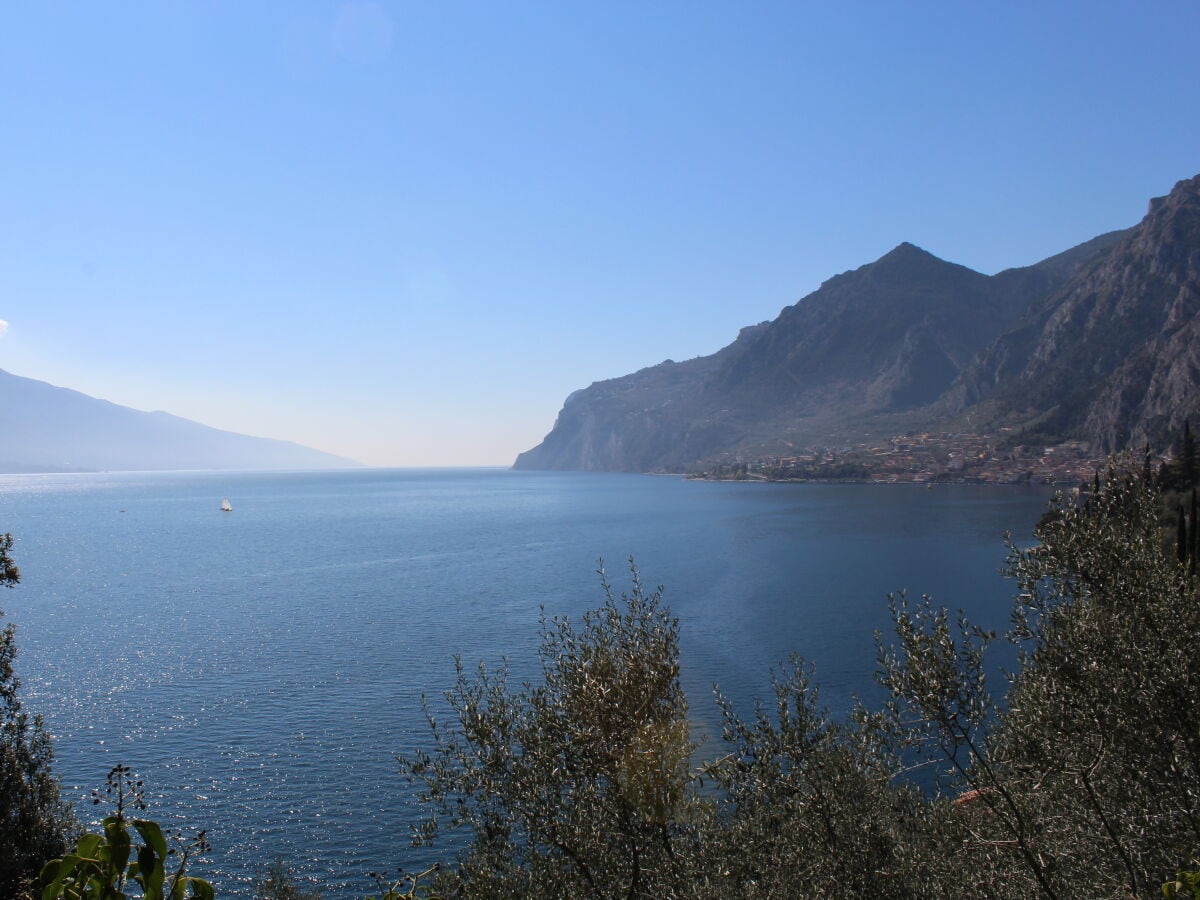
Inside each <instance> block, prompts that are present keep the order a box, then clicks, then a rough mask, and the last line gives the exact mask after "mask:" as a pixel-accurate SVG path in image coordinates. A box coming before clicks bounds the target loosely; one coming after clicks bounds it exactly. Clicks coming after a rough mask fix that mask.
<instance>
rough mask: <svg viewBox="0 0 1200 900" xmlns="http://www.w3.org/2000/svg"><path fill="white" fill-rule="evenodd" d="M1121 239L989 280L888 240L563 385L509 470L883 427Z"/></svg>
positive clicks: (651, 462) (934, 397)
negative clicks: (766, 315)
mask: <svg viewBox="0 0 1200 900" xmlns="http://www.w3.org/2000/svg"><path fill="white" fill-rule="evenodd" d="M1124 236H1125V232H1113V233H1111V234H1107V235H1101V236H1100V237H1098V238H1094V239H1093V240H1091V241H1089V242H1087V243H1086V244H1081V245H1079V246H1078V247H1075V248H1072V249H1071V250H1068V251H1066V252H1064V253H1060V254H1058V255H1057V256H1053V257H1050V258H1049V259H1046V260H1043V261H1042V262H1040V263H1037V264H1035V265H1033V266H1026V267H1023V268H1020V269H1009V270H1006V271H1004V272H1000V273H998V274H996V275H993V276H987V275H982V274H980V273H979V272H975V271H972V270H971V269H968V268H966V267H964V266H960V265H955V264H954V263H949V262H946V261H944V260H941V259H939V258H937V257H936V256H934V255H932V254H930V253H928V252H926V251H925V250H922V249H920V248H919V247H916V246H914V245H912V244H909V243H902V244H900V245H899V246H898V247H896V248H895V249H893V250H892V251H891V252H889V253H887V254H886V255H884V256H883V257H881V258H880V259H878V260H876V261H875V262H873V263H870V264H868V265H865V266H862V267H860V268H858V269H855V270H853V271H851V272H846V273H843V274H841V275H838V276H836V277H834V278H831V279H829V280H828V281H826V282H825V283H824V284H822V285H821V287H820V288H818V289H817V290H816V291H814V292H813V293H812V294H809V295H808V296H807V297H805V298H804V299H802V300H800V301H799V302H798V303H796V304H794V305H793V306H789V307H787V308H785V309H784V310H783V311H782V312H781V313H780V314H779V316H778V317H777V318H776V319H775V320H773V321H771V322H766V323H762V324H760V325H756V326H753V327H752V328H747V329H743V330H742V332H741V333H740V334H739V336H738V338H737V340H735V341H734V342H733V343H732V344H730V345H729V346H727V347H725V348H724V349H722V350H720V351H718V352H717V353H715V354H713V355H711V356H706V357H700V358H697V359H693V360H689V361H687V362H683V363H675V362H672V361H670V360H668V361H666V362H664V363H661V364H659V365H657V366H652V367H650V368H648V369H642V370H641V371H639V372H635V373H633V374H632V375H626V376H624V377H622V378H615V379H611V380H608V381H601V382H597V383H596V384H593V385H591V386H590V387H588V388H585V389H584V390H581V391H576V392H575V393H574V394H572V395H571V396H570V397H568V398H567V401H566V403H565V404H564V406H563V409H562V411H561V412H560V413H559V415H558V419H557V421H556V422H555V425H554V428H553V429H552V430H551V432H550V433H549V434H548V435H547V436H546V438H545V439H544V440H543V441H542V443H541V444H539V445H538V446H537V447H534V448H533V449H532V450H529V451H526V452H525V453H522V454H521V455H520V456H518V457H517V460H516V463H515V468H518V469H600V470H617V471H648V470H667V471H674V470H681V469H688V468H694V467H696V466H697V465H699V464H702V463H706V462H709V461H713V460H717V459H721V458H727V457H729V456H731V455H737V454H741V455H747V456H753V455H767V454H772V453H782V454H787V453H788V452H789V451H790V450H793V449H794V448H795V447H798V446H813V445H826V444H830V443H837V442H842V441H844V440H848V439H849V438H850V436H853V437H854V438H855V439H862V438H864V437H869V436H871V435H876V436H880V437H882V436H888V435H891V434H894V433H896V431H897V430H902V429H903V428H905V427H908V426H911V425H912V424H914V423H916V422H921V421H924V420H926V419H928V417H929V412H928V410H929V408H930V407H931V405H932V404H934V403H935V402H936V401H938V399H939V398H941V397H942V396H943V395H944V394H945V392H946V391H947V390H948V389H949V388H951V386H952V385H954V384H955V383H956V381H957V379H958V378H959V377H960V375H961V374H962V373H963V372H964V370H965V369H966V368H967V367H968V366H969V365H970V364H971V362H972V360H973V359H974V357H975V356H976V355H977V354H978V353H979V352H980V351H982V350H984V349H985V348H986V347H987V346H988V345H989V344H990V343H991V342H992V341H994V340H995V339H996V337H997V336H998V335H1000V334H1002V333H1004V332H1006V331H1008V330H1009V329H1011V328H1013V327H1014V326H1015V325H1017V324H1018V323H1019V322H1020V321H1021V319H1022V316H1024V315H1025V314H1027V313H1028V312H1029V310H1030V309H1031V307H1032V306H1033V305H1035V304H1037V303H1039V302H1041V301H1042V300H1043V299H1044V298H1045V297H1046V296H1048V295H1049V294H1051V293H1054V292H1055V291H1058V290H1059V289H1061V288H1062V287H1063V286H1064V285H1066V284H1067V283H1068V282H1069V281H1070V280H1071V279H1072V278H1073V277H1075V276H1076V274H1077V273H1078V272H1079V271H1080V269H1081V267H1083V266H1085V265H1086V264H1088V263H1089V261H1090V260H1092V259H1094V258H1095V257H1096V256H1097V255H1103V254H1105V253H1106V252H1107V251H1108V250H1109V249H1110V248H1111V247H1112V246H1113V245H1114V244H1115V243H1116V242H1118V241H1119V240H1121V239H1123V238H1124Z"/></svg>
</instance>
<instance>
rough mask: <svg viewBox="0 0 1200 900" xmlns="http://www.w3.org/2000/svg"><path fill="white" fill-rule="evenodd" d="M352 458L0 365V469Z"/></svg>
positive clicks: (285, 464) (322, 464)
mask: <svg viewBox="0 0 1200 900" xmlns="http://www.w3.org/2000/svg"><path fill="white" fill-rule="evenodd" d="M356 465H358V463H356V462H354V461H352V460H349V459H343V458H342V457H338V456H333V455H332V454H329V453H322V452H321V451H319V450H313V449H310V448H309V447H302V446H301V445H299V444H293V443H291V442H290V441H277V440H272V439H270V438H259V437H250V436H248V435H244V434H235V433H234V432H231V431H221V430H219V429H217V428H209V427H208V426H207V425H201V424H199V423H197V422H192V421H189V420H187V419H181V418H179V417H178V416H172V415H169V414H168V413H165V412H141V411H140V410H136V409H130V408H129V407H126V406H118V405H117V404H115V403H109V402H108V401H106V400H97V399H96V398H94V397H89V396H87V395H86V394H81V393H79V392H78V391H72V390H68V389H66V388H61V387H55V386H54V385H50V384H46V383H45V382H44V381H35V380H33V379H32V378H22V377H20V376H18V375H13V374H10V373H8V372H5V371H3V370H0V472H93V471H141V470H159V469H324V468H344V467H348V466H356Z"/></svg>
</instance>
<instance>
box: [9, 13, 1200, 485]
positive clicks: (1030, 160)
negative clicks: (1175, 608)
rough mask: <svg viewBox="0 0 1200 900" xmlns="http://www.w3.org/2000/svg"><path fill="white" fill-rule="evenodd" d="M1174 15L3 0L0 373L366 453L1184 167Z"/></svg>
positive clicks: (486, 445)
mask: <svg viewBox="0 0 1200 900" xmlns="http://www.w3.org/2000/svg"><path fill="white" fill-rule="evenodd" d="M1197 34H1200V5H1197V4H1196V3H1194V2H1186V3H1185V2H1178V3H1170V2H1162V3H1151V4H1141V3H1123V4H1108V3H1097V2H1089V3H1061V4H1046V3H1020V2H1014V3H1004V4H982V3H919V2H914V3H896V2H886V3H837V4H834V3H828V4H818V3H800V2H795V3H781V4H771V3H754V4H751V3H745V4H731V3H715V2H714V3H705V2H699V3H698V2H689V3H632V2H630V3H625V2H613V0H606V2H604V3H591V4H584V3H574V2H570V3H559V2H555V3H551V2H546V3H521V2H508V0H505V2H497V3H483V2H474V3H454V2H437V3H425V4H409V3H403V4H402V3H375V2H357V0H356V2H305V3H296V2H278V3H268V2H256V3H242V2H226V3H219V2H218V3H214V2H166V0H164V2H155V3H144V4H139V3H104V4H102V3H88V4H66V3H59V4H37V3H17V2H13V3H6V4H4V5H2V6H0V97H2V98H3V117H2V119H0V122H2V124H0V172H2V175H0V200H2V203H3V210H4V215H3V217H2V219H0V320H3V321H4V322H7V328H6V329H5V330H4V332H3V335H2V336H0V367H2V368H4V369H7V370H9V371H11V372H14V373H16V374H20V375H26V376H29V377H33V378H39V379H43V380H47V381H50V382H53V383H56V384H61V385H64V386H67V387H72V388H75V389H77V390H82V391H84V392H86V393H89V394H93V395H95V396H99V397H103V398H105V399H109V400H112V401H114V402H118V403H123V404H126V405H130V406H134V407H137V408H141V409H165V410H167V411H170V412H173V413H176V414H178V415H183V416H186V417H189V418H193V419H197V420H199V421H202V422H205V423H206V424H210V425H215V426H218V427H222V428H229V429H232V430H235V431H243V432H247V433H251V434H261V435H267V436H271V437H279V438H287V439H291V440H296V441H300V442H302V443H306V444H309V445H311V446H315V447H319V448H321V449H325V450H329V451H332V452H336V453H341V454H344V455H348V456H351V457H354V458H357V459H360V460H362V461H364V462H367V463H371V464H376V465H470V464H508V463H510V462H511V461H512V459H513V457H514V456H515V454H516V453H517V452H518V451H520V450H523V449H527V448H528V447H530V446H532V445H534V444H536V443H537V442H538V441H539V440H540V439H541V437H542V436H543V435H544V434H545V433H546V431H548V430H549V428H550V426H551V425H552V423H553V420H554V416H555V414H556V413H557V411H558V409H559V407H560V406H561V404H562V401H563V399H564V398H565V397H566V395H567V394H568V393H570V392H571V391H572V390H574V389H576V388H579V387H583V386H585V385H587V384H589V383H590V382H592V381H595V380H599V379H603V378H609V377H613V376H617V375H621V374H625V373H627V372H630V371H633V370H635V369H638V368H641V367H643V366H646V365H651V364H654V363H656V362H659V361H661V360H663V359H665V358H668V357H670V358H673V359H686V358H688V357H692V356H697V355H700V354H705V353H711V352H713V351H714V350H717V349H718V348H719V347H721V346H723V345H724V344H726V343H728V342H729V341H730V340H731V339H732V338H733V337H734V336H735V335H736V333H737V330H738V329H739V328H740V327H742V326H744V325H748V324H751V323H754V322H758V321H761V320H763V319H767V318H773V317H774V316H775V315H777V314H778V312H779V310H780V309H781V308H782V307H783V306H785V305H788V304H790V303H793V302H795V301H796V300H798V299H799V298H800V297H802V296H803V295H805V294H806V293H808V292H810V291H811V290H813V289H815V288H816V287H817V286H818V285H819V284H820V283H821V282H822V281H823V280H825V279H826V278H828V277H830V276H831V275H834V274H836V273H838V272H841V271H845V270H846V269H850V268H854V267H856V266H859V265H862V264H864V263H866V262H869V261H871V260H873V259H875V258H877V257H879V256H880V255H882V254H883V253H885V252H887V250H889V249H890V248H891V247H893V246H894V245H895V244H897V243H899V242H900V241H904V240H908V241H912V242H913V243H916V244H918V245H920V246H922V247H924V248H926V249H927V250H929V251H930V252H932V253H935V254H937V255H938V256H941V257H943V258H945V259H949V260H952V261H954V262H959V263H962V264H964V265H968V266H971V267H972V268H976V269H979V270H981V271H984V272H989V273H990V272H994V271H997V270H999V269H1002V268H1006V267H1008V266H1015V265H1023V264H1027V263H1031V262H1034V261H1036V260H1038V259H1040V258H1043V257H1045V256H1048V255H1051V254H1053V253H1056V252H1058V251H1060V250H1063V249H1065V248H1067V247H1068V246H1071V245H1073V244H1075V243H1078V242H1080V241H1083V240H1086V239H1088V238H1090V237H1092V236H1094V235H1096V234H1098V233H1100V232H1103V231H1107V230H1111V229H1114V228H1120V227H1125V226H1128V225H1132V224H1134V223H1135V222H1137V221H1138V220H1139V219H1140V218H1141V216H1142V215H1143V214H1144V211H1145V207H1146V202H1147V200H1148V199H1149V198H1150V197H1151V196H1154V195H1160V194H1163V193H1166V192H1167V191H1168V190H1169V189H1170V188H1171V186H1172V185H1173V184H1174V183H1175V182H1176V181H1177V180H1179V179H1182V178H1187V177H1190V176H1192V175H1195V174H1196V173H1197V172H1200V116H1197V115H1196V109H1197V108H1200V54H1198V53H1196V51H1195V38H1196V35H1197Z"/></svg>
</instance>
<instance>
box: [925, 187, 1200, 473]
mask: <svg viewBox="0 0 1200 900" xmlns="http://www.w3.org/2000/svg"><path fill="white" fill-rule="evenodd" d="M940 406H941V409H942V411H944V412H945V413H947V414H958V415H959V417H960V418H963V417H969V418H970V420H971V421H972V422H973V423H974V427H976V428H985V429H989V428H990V429H994V428H997V427H1001V426H1008V427H1010V428H1013V429H1015V430H1016V432H1017V439H1021V440H1026V439H1027V440H1029V441H1031V442H1033V441H1036V442H1050V441H1056V440H1062V439H1066V438H1081V439H1084V440H1087V441H1089V442H1091V443H1092V444H1093V446H1095V447H1097V448H1099V449H1104V450H1115V449H1120V448H1124V447H1128V446H1131V445H1133V446H1140V445H1142V444H1143V443H1149V444H1151V445H1152V446H1156V447H1161V446H1163V444H1164V442H1165V440H1166V438H1167V436H1168V435H1169V434H1172V433H1178V432H1179V431H1181V430H1182V427H1183V422H1184V420H1185V419H1187V418H1191V419H1192V420H1193V421H1195V420H1196V418H1197V416H1200V175H1198V176H1196V177H1195V178H1191V179H1189V180H1186V181H1181V182H1179V183H1178V184H1177V185H1175V188H1174V190H1172V191H1171V193H1170V194H1169V195H1168V196H1166V197H1158V198H1155V199H1154V200H1151V201H1150V208H1149V211H1148V212H1147V214H1146V217H1145V218H1144V219H1143V220H1142V222H1141V224H1140V225H1138V226H1137V227H1136V228H1133V229H1131V230H1130V231H1129V232H1127V233H1126V234H1124V235H1123V236H1122V238H1121V240H1120V241H1118V242H1117V243H1116V244H1115V245H1114V246H1113V247H1111V248H1110V250H1109V251H1108V252H1107V253H1105V254H1103V255H1101V256H1099V257H1097V258H1094V259H1092V260H1091V261H1090V263H1089V264H1088V265H1086V266H1085V267H1084V268H1083V269H1082V270H1081V271H1080V272H1079V273H1078V274H1077V275H1076V276H1075V277H1074V278H1072V279H1071V280H1070V282H1069V283H1068V284H1066V285H1065V286H1063V287H1062V288H1061V289H1060V290H1058V291H1056V292H1053V293H1051V294H1049V295H1048V296H1047V297H1045V299H1044V300H1043V301H1042V302H1041V303H1040V304H1038V305H1037V306H1036V307H1035V308H1034V309H1033V310H1031V312H1030V314H1029V315H1027V316H1026V317H1025V318H1024V319H1023V320H1022V321H1021V322H1020V323H1018V325H1017V326H1016V327H1015V328H1013V329H1012V330H1010V331H1008V332H1007V333H1005V334H1003V335H1001V336H1000V337H999V338H998V339H997V340H996V341H995V342H994V343H993V344H992V345H991V346H990V347H989V348H988V349H987V351H986V352H985V353H984V354H982V355H981V356H980V358H979V359H978V360H976V361H975V362H974V363H973V364H972V365H971V366H969V367H968V368H967V369H966V370H964V371H963V373H962V374H961V375H960V377H959V378H958V379H957V380H956V383H955V384H954V385H953V386H952V387H951V389H950V391H948V392H947V395H946V397H945V398H944V400H943V401H942V403H941V405H940Z"/></svg>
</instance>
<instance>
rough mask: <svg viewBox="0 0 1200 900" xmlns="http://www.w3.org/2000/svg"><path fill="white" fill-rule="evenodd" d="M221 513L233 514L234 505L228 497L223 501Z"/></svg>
mask: <svg viewBox="0 0 1200 900" xmlns="http://www.w3.org/2000/svg"><path fill="white" fill-rule="evenodd" d="M221 512H233V504H231V503H230V502H229V498H228V497H226V498H225V499H224V500H222V501H221Z"/></svg>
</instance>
